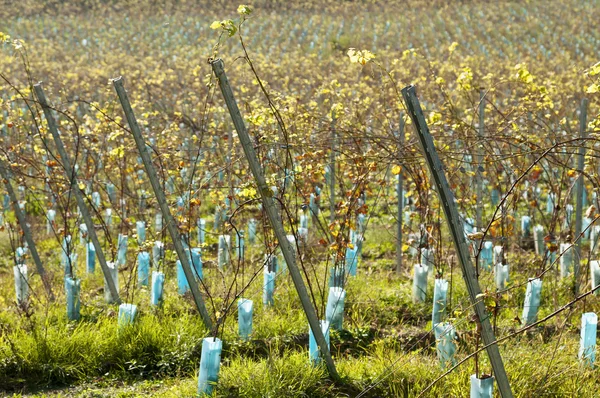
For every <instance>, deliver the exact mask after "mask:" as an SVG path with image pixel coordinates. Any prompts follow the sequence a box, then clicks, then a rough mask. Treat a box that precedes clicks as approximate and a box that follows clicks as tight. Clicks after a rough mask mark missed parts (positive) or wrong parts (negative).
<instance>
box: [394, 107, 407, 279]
mask: <svg viewBox="0 0 600 398" xmlns="http://www.w3.org/2000/svg"><path fill="white" fill-rule="evenodd" d="M404 124H405V123H404V113H401V114H400V123H399V125H398V158H400V155H401V153H402V147H403V146H404ZM403 171H404V170H402V169H400V173H399V174H398V183H397V186H396V195H397V196H398V221H397V222H396V225H397V229H398V230H397V233H396V273H398V274H399V273H401V272H402V223H403V221H404V214H402V213H403V211H404V187H403V185H404V179H403V176H402V172H403Z"/></svg>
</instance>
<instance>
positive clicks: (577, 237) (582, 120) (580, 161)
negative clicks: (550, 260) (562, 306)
mask: <svg viewBox="0 0 600 398" xmlns="http://www.w3.org/2000/svg"><path fill="white" fill-rule="evenodd" d="M587 107H588V99H587V98H584V99H582V100H581V108H580V109H579V136H580V137H581V141H580V144H579V154H578V156H577V172H578V173H579V176H578V177H577V186H576V188H575V191H576V195H577V199H576V202H575V234H574V241H575V247H574V249H575V253H574V254H575V256H574V257H575V258H574V261H573V278H574V281H573V293H574V294H575V297H577V295H578V294H579V275H580V268H581V267H580V265H581V241H582V236H581V229H582V221H583V215H582V213H583V185H584V183H583V167H584V160H585V138H586V137H587Z"/></svg>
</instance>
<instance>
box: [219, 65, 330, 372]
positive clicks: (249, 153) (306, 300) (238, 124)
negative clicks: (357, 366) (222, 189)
mask: <svg viewBox="0 0 600 398" xmlns="http://www.w3.org/2000/svg"><path fill="white" fill-rule="evenodd" d="M211 65H212V69H213V72H214V73H215V76H216V77H217V79H218V80H219V87H220V88H221V92H222V93H223V98H224V99H225V103H226V104H227V108H228V110H229V114H230V115H231V119H232V120H233V124H234V125H235V129H236V131H237V133H238V137H239V138H240V141H241V143H242V148H243V149H244V153H245V154H246V158H247V159H248V163H249V164H250V170H251V171H252V174H253V175H254V179H255V180H256V184H257V186H258V192H259V193H260V196H261V198H262V203H263V208H264V209H265V212H266V213H267V217H268V218H269V222H270V223H271V227H272V228H273V231H274V232H275V237H276V238H277V241H278V242H279V247H280V248H281V251H282V253H283V257H284V258H285V262H286V264H287V266H288V269H289V271H290V275H291V276H292V281H293V282H294V286H295V287H296V291H297V292H298V296H299V297H300V302H301V303H302V307H303V308H304V313H305V314H306V317H307V318H308V324H309V325H310V329H311V330H312V332H313V335H314V336H315V340H316V341H317V345H318V346H319V349H320V351H321V355H322V356H323V359H324V360H325V364H326V365H327V370H328V371H329V375H330V376H331V377H332V378H333V379H336V380H337V379H339V375H338V373H337V370H336V369H335V364H334V363H333V358H332V357H331V353H330V352H329V345H328V344H327V342H326V340H325V335H324V334H323V331H322V330H321V325H320V322H319V319H318V318H317V314H316V312H315V309H314V307H313V304H312V303H311V301H310V297H309V296H308V292H307V290H306V286H304V280H303V279H302V275H301V274H300V270H299V269H298V266H297V265H296V256H295V255H294V252H293V249H292V246H291V244H290V242H289V241H288V239H287V237H286V234H285V230H284V228H283V222H282V221H281V216H280V214H279V211H278V210H277V206H276V205H275V201H274V200H273V194H272V192H271V190H270V189H269V187H268V186H267V183H266V181H265V177H264V175H263V172H262V169H261V167H260V163H259V162H258V158H257V157H256V152H255V151H254V147H253V145H252V141H251V140H250V136H249V135H248V131H247V130H246V126H245V124H244V119H242V115H241V113H240V110H239V108H238V106H237V103H236V101H235V97H234V96H233V91H232V90H231V86H230V85H229V81H228V80H227V75H226V74H225V70H224V69H223V61H222V60H221V59H217V60H215V61H213V62H212V63H211Z"/></svg>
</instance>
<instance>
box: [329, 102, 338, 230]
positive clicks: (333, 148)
mask: <svg viewBox="0 0 600 398" xmlns="http://www.w3.org/2000/svg"><path fill="white" fill-rule="evenodd" d="M336 141H337V136H336V133H335V113H334V111H332V112H331V152H330V153H329V211H330V214H329V222H330V223H331V224H333V222H334V221H335V151H336Z"/></svg>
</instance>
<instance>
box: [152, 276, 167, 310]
mask: <svg viewBox="0 0 600 398" xmlns="http://www.w3.org/2000/svg"><path fill="white" fill-rule="evenodd" d="M164 284H165V274H163V273H162V272H158V271H152V289H151V290H150V304H151V305H153V306H160V305H161V304H162V301H163V288H164Z"/></svg>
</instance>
